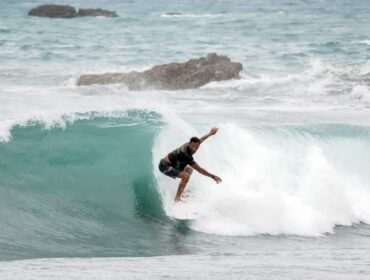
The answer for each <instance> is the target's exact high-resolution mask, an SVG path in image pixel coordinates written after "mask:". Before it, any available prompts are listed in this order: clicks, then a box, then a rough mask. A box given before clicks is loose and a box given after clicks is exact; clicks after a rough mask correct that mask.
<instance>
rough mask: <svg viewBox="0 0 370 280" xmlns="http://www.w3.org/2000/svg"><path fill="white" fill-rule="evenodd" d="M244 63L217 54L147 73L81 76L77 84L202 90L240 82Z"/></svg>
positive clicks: (153, 68) (137, 88)
mask: <svg viewBox="0 0 370 280" xmlns="http://www.w3.org/2000/svg"><path fill="white" fill-rule="evenodd" d="M242 69H243V66H242V64H241V63H238V62H231V61H230V58H228V57H226V56H222V55H220V56H219V55H217V54H215V53H211V54H208V55H207V57H206V58H204V57H202V58H199V59H191V60H189V61H187V62H184V63H175V62H174V63H169V64H162V65H156V66H154V67H152V68H151V69H148V70H146V71H143V72H136V71H133V72H129V73H106V74H100V75H81V76H80V78H79V79H78V80H77V85H79V86H82V85H92V84H112V83H123V84H125V85H126V86H127V87H128V88H129V89H130V90H143V89H162V90H181V89H191V88H199V87H201V86H203V85H205V84H207V83H209V82H212V81H222V80H230V79H239V78H240V77H239V72H240V71H241V70H242Z"/></svg>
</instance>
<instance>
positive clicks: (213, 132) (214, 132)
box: [199, 127, 218, 143]
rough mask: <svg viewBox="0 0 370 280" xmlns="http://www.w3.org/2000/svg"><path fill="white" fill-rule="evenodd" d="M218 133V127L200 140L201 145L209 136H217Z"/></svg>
mask: <svg viewBox="0 0 370 280" xmlns="http://www.w3.org/2000/svg"><path fill="white" fill-rule="evenodd" d="M217 131H218V128H217V127H213V128H212V129H211V131H210V132H209V133H208V134H206V135H204V136H202V137H201V138H200V139H199V140H200V143H203V141H205V140H206V139H207V138H208V137H209V136H211V135H215V134H216V133H217Z"/></svg>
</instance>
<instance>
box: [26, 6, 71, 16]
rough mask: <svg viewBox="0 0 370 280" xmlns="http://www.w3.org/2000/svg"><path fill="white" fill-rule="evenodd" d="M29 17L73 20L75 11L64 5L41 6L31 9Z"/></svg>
mask: <svg viewBox="0 0 370 280" xmlns="http://www.w3.org/2000/svg"><path fill="white" fill-rule="evenodd" d="M28 15H29V16H36V17H50V18H73V17H76V16H77V12H76V9H75V8H73V7H71V6H66V5H41V6H38V7H36V8H33V9H32V10H30V11H29V13H28Z"/></svg>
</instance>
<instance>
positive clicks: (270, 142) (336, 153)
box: [154, 124, 370, 236]
mask: <svg viewBox="0 0 370 280" xmlns="http://www.w3.org/2000/svg"><path fill="white" fill-rule="evenodd" d="M181 131H186V132H187V134H189V135H192V134H194V135H199V131H194V128H192V127H189V126H184V127H181ZM179 132H180V128H178V127H172V128H171V127H167V128H166V129H164V130H163V131H162V132H161V134H160V135H159V138H158V139H157V141H156V143H155V147H154V159H155V161H157V160H158V159H159V158H160V156H161V155H163V154H165V152H166V149H168V148H167V147H168V146H171V143H172V140H176V141H180V139H179V137H178V136H177V135H181V133H179ZM369 142H370V130H369V128H363V127H356V126H346V125H323V126H320V125H318V126H303V127H302V126H298V127H279V128H277V127H260V128H248V129H243V128H241V127H238V126H237V125H231V124H225V125H223V126H222V127H221V130H220V133H219V135H218V136H217V137H215V139H212V140H209V142H208V143H207V144H204V147H201V149H200V150H199V155H197V156H196V160H197V161H198V163H199V164H200V165H202V166H204V167H206V169H208V170H209V171H210V172H213V173H215V174H218V175H220V176H221V177H222V178H223V183H222V184H220V185H215V184H214V182H213V181H212V180H209V179H208V178H204V177H202V176H199V175H197V174H195V175H193V178H191V181H190V186H189V187H188V193H187V194H186V195H187V196H189V198H187V199H186V203H185V204H184V205H183V206H179V205H177V204H174V202H173V197H174V195H175V191H176V189H174V188H171V187H170V185H172V184H174V183H173V182H172V181H171V180H170V179H167V178H166V177H163V176H161V175H160V174H159V173H158V172H157V174H156V175H157V181H158V185H159V188H160V192H161V194H162V200H163V204H164V208H165V210H166V213H167V214H168V215H169V216H173V217H176V218H181V219H192V222H191V224H190V228H192V229H193V230H196V231H201V232H205V233H212V234H219V235H233V236H234V235H238V236H246V235H256V234H271V235H281V234H283V235H284V234H288V235H304V236H320V235H322V234H325V233H333V232H334V229H335V226H336V225H345V226H350V225H352V224H354V223H360V222H364V223H369V222H370V207H369V205H368V201H369V199H370V177H369V176H368V175H367V174H368V172H367V171H366V166H368V164H369V163H370V162H369V160H368V159H369V157H368V156H366V155H370V149H369ZM155 161H154V162H155Z"/></svg>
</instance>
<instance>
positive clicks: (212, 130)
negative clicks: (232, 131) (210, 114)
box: [209, 127, 218, 135]
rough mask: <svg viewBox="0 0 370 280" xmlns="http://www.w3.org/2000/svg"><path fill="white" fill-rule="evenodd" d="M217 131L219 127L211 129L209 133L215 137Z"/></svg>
mask: <svg viewBox="0 0 370 280" xmlns="http://www.w3.org/2000/svg"><path fill="white" fill-rule="evenodd" d="M217 131H218V128H217V127H213V128H212V129H211V131H210V132H209V134H210V135H215V134H216V133H217Z"/></svg>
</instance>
